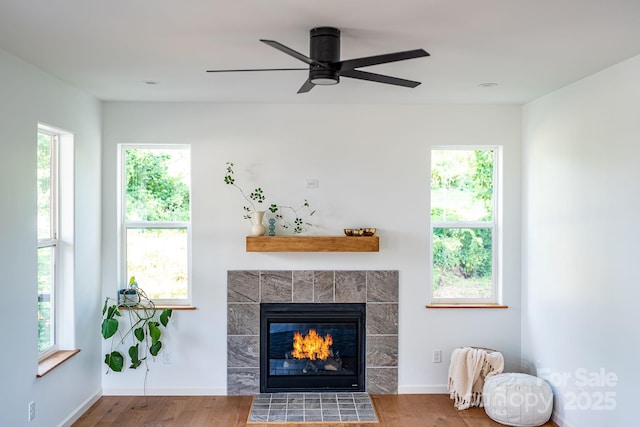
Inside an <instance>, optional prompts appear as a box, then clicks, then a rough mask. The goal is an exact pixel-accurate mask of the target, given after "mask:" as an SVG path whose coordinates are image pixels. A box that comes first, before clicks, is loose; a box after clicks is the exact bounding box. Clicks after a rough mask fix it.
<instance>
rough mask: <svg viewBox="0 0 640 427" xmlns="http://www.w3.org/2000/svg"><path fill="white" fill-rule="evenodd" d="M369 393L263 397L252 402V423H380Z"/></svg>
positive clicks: (257, 397) (265, 394) (274, 394)
mask: <svg viewBox="0 0 640 427" xmlns="http://www.w3.org/2000/svg"><path fill="white" fill-rule="evenodd" d="M377 421H378V417H377V416H376V412H375V410H374V408H373V404H372V403H371V398H370V397H369V395H368V394H367V393H262V394H258V395H256V396H255V397H254V398H253V404H252V405H251V412H250V414H249V419H248V422H249V423H261V422H262V423H265V422H377Z"/></svg>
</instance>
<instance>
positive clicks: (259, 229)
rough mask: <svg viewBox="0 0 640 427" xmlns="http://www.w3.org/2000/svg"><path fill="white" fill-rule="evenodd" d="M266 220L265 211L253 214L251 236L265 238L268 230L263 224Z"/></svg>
mask: <svg viewBox="0 0 640 427" xmlns="http://www.w3.org/2000/svg"><path fill="white" fill-rule="evenodd" d="M263 219H264V211H253V213H252V214H251V235H252V236H263V235H264V233H266V231H267V228H266V227H265V226H264V224H262V220H263Z"/></svg>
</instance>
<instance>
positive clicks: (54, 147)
mask: <svg viewBox="0 0 640 427" xmlns="http://www.w3.org/2000/svg"><path fill="white" fill-rule="evenodd" d="M40 134H43V135H47V136H48V137H49V138H50V140H51V144H50V147H49V183H50V184H49V203H50V206H49V230H50V233H49V237H47V238H39V237H38V239H37V240H38V242H37V249H36V251H39V250H40V249H44V248H51V293H50V295H49V302H50V310H51V321H52V322H53V326H52V327H51V334H52V339H51V341H52V344H51V345H50V346H49V347H47V348H45V349H43V350H42V351H41V350H40V349H39V348H38V361H41V360H43V359H46V358H47V357H49V356H51V355H52V354H54V353H56V352H57V351H58V350H59V349H60V340H59V337H60V302H59V296H60V295H59V294H60V275H59V273H58V265H59V261H60V249H59V248H60V245H59V225H60V224H59V208H58V207H59V202H60V200H59V194H60V185H59V183H60V179H59V174H58V171H59V161H60V133H59V132H56V131H55V130H53V129H52V128H49V127H47V126H44V125H40V124H39V125H38V132H37V136H38V137H39V135H40ZM37 233H38V232H36V234H37ZM38 259H39V258H38V255H36V260H38ZM40 302H41V301H40V293H39V292H38V303H40ZM39 342H40V335H39V334H38V343H39Z"/></svg>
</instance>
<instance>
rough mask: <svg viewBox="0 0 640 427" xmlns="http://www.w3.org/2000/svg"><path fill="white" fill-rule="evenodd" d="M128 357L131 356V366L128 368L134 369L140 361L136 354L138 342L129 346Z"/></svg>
mask: <svg viewBox="0 0 640 427" xmlns="http://www.w3.org/2000/svg"><path fill="white" fill-rule="evenodd" d="M129 357H130V358H131V366H129V369H136V368H137V367H138V366H140V364H141V363H142V362H141V361H140V359H139V356H138V344H136V345H132V346H131V347H129Z"/></svg>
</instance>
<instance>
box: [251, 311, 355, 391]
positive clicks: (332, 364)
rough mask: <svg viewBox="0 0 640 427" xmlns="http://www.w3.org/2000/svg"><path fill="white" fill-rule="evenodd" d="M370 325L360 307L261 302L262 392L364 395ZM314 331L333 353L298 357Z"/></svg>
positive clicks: (329, 351)
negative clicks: (297, 348)
mask: <svg viewBox="0 0 640 427" xmlns="http://www.w3.org/2000/svg"><path fill="white" fill-rule="evenodd" d="M365 321H366V304H360V303H343V304H308V303H297V304H296V303H293V304H280V303H262V304H260V392H261V393H276V392H305V391H307V392H318V391H343V392H344V391H364V390H365V354H366V349H365V342H366V340H365V336H366V334H365ZM314 332H315V334H317V335H318V336H319V337H320V338H319V339H320V341H321V342H324V344H325V346H326V344H328V343H330V345H329V346H326V347H327V351H328V353H327V354H323V355H320V353H311V355H306V356H305V355H296V354H294V351H293V350H294V344H293V343H294V341H298V342H300V343H302V341H303V340H304V339H305V338H304V337H308V336H309V335H313V334H314ZM296 335H297V337H296ZM323 340H324V341H323ZM306 342H308V341H306Z"/></svg>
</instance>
